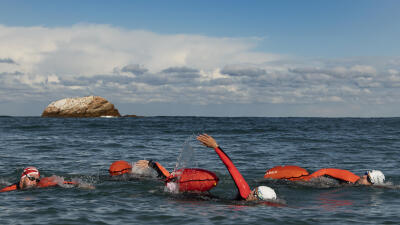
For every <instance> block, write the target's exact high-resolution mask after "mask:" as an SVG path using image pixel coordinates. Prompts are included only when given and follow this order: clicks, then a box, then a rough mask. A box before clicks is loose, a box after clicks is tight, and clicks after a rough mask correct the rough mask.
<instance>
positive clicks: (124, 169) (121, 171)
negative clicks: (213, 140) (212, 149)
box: [109, 160, 219, 193]
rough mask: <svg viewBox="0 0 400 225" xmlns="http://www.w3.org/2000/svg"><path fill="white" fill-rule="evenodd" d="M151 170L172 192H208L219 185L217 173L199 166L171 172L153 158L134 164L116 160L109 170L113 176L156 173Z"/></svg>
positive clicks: (167, 189)
mask: <svg viewBox="0 0 400 225" xmlns="http://www.w3.org/2000/svg"><path fill="white" fill-rule="evenodd" d="M149 170H150V171H152V170H153V171H155V172H156V173H157V178H159V179H160V180H162V181H164V182H165V187H166V188H165V190H166V191H168V192H171V193H179V192H197V193H201V192H207V191H209V190H211V189H212V188H214V187H215V186H217V184H218V181H219V179H218V177H217V175H216V174H215V173H213V172H211V171H207V170H204V169H199V168H182V169H179V170H176V171H174V172H172V173H170V172H168V170H166V169H165V168H164V167H163V166H162V165H161V164H160V163H158V162H155V161H153V160H139V161H137V162H136V163H135V164H134V165H133V166H132V165H131V164H130V163H128V162H127V161H124V160H119V161H115V162H113V163H112V164H111V166H110V169H109V172H110V176H111V177H123V176H125V175H134V176H136V175H140V176H153V174H154V173H151V172H150V171H149Z"/></svg>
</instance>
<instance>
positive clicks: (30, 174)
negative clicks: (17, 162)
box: [0, 166, 40, 192]
mask: <svg viewBox="0 0 400 225" xmlns="http://www.w3.org/2000/svg"><path fill="white" fill-rule="evenodd" d="M39 181H40V173H39V170H38V169H36V167H33V166H30V167H27V168H25V169H24V171H23V172H22V175H21V178H20V179H19V182H17V183H15V184H12V185H10V186H7V187H5V188H3V189H1V190H0V192H6V191H14V190H23V189H29V188H35V187H37V185H38V183H39Z"/></svg>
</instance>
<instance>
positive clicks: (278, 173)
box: [264, 165, 308, 180]
mask: <svg viewBox="0 0 400 225" xmlns="http://www.w3.org/2000/svg"><path fill="white" fill-rule="evenodd" d="M307 175H308V172H307V170H306V169H304V168H301V167H299V166H290V165H289V166H275V167H273V168H271V169H269V170H267V172H266V173H265V174H264V178H270V179H286V180H301V179H302V178H301V177H303V176H307Z"/></svg>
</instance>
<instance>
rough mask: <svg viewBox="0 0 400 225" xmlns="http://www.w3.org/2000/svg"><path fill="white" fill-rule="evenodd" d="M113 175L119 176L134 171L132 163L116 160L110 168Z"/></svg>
mask: <svg viewBox="0 0 400 225" xmlns="http://www.w3.org/2000/svg"><path fill="white" fill-rule="evenodd" d="M108 172H110V175H111V176H117V175H121V174H124V173H132V165H131V164H130V163H128V162H127V161H124V160H119V161H115V162H113V163H112V164H111V166H110V169H109V170H108Z"/></svg>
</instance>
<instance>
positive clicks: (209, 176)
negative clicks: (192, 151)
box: [166, 168, 219, 192]
mask: <svg viewBox="0 0 400 225" xmlns="http://www.w3.org/2000/svg"><path fill="white" fill-rule="evenodd" d="M218 181H219V179H218V177H217V175H215V173H213V172H211V171H208V170H203V169H197V168H185V169H180V170H177V171H175V172H173V173H172V174H171V176H169V177H168V178H167V180H166V182H167V183H169V182H175V183H177V184H178V185H179V191H180V192H188V191H197V192H204V191H209V190H211V189H212V188H213V187H215V186H217V184H218Z"/></svg>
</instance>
